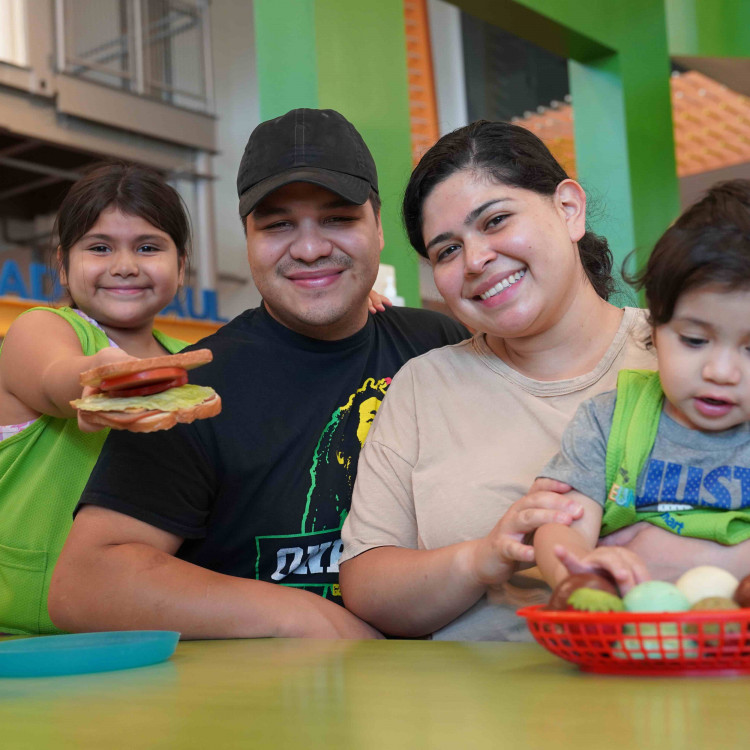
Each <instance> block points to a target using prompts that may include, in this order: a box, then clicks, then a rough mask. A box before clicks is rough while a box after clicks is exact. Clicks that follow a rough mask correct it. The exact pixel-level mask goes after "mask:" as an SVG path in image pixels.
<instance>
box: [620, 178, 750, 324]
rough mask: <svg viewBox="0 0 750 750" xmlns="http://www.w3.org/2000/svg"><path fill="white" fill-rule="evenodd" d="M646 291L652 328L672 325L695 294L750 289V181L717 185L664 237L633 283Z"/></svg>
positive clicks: (668, 230) (634, 277) (631, 280)
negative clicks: (681, 303)
mask: <svg viewBox="0 0 750 750" xmlns="http://www.w3.org/2000/svg"><path fill="white" fill-rule="evenodd" d="M627 280H628V281H630V283H632V284H633V285H634V286H635V287H636V288H637V289H643V290H644V292H645V295H646V303H647V305H648V308H649V316H650V318H649V320H650V323H651V325H652V326H654V327H656V326H660V325H664V324H665V323H669V321H670V320H671V319H672V316H673V315H674V309H675V306H676V305H677V301H678V299H679V298H680V296H681V295H682V294H684V293H685V292H687V291H690V290H691V289H696V288H699V287H704V286H709V285H717V286H721V287H723V288H725V289H745V288H749V289H750V180H731V181H729V182H722V183H719V184H717V185H714V186H713V187H712V188H711V189H710V190H709V191H708V193H707V195H706V197H705V198H703V200H701V201H699V202H698V203H695V204H693V205H692V206H691V207H690V208H688V209H687V210H686V211H685V212H684V213H683V214H682V215H681V216H680V217H679V219H677V221H675V223H674V224H673V225H672V226H671V227H669V229H667V231H666V232H664V234H663V235H662V236H661V237H660V238H659V241H658V242H657V243H656V245H655V247H654V250H653V252H652V253H651V256H650V257H649V259H648V263H647V264H646V267H645V268H644V269H643V270H642V271H641V272H640V273H638V274H636V275H634V276H630V277H629V278H627Z"/></svg>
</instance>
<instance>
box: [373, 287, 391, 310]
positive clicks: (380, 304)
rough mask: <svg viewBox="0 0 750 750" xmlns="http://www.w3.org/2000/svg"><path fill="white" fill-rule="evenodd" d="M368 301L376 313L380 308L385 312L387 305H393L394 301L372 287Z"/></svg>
mask: <svg viewBox="0 0 750 750" xmlns="http://www.w3.org/2000/svg"><path fill="white" fill-rule="evenodd" d="M367 302H368V307H369V309H370V312H371V313H376V312H378V310H379V311H380V312H384V311H385V308H386V307H393V302H391V301H390V300H389V299H388V297H386V296H385V295H383V294H378V292H376V291H375V290H374V289H370V296H369V299H368V301H367Z"/></svg>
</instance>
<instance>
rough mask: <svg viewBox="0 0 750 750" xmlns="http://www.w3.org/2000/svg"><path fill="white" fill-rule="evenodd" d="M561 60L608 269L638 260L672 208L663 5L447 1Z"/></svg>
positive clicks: (652, 0)
mask: <svg viewBox="0 0 750 750" xmlns="http://www.w3.org/2000/svg"><path fill="white" fill-rule="evenodd" d="M454 2H455V4H456V5H458V6H460V7H461V8H463V9H464V10H466V11H467V12H470V13H473V14H474V15H477V16H479V17H480V18H483V19H485V20H487V21H490V22H491V23H495V24H497V25H498V26H500V27H502V28H504V29H506V30H508V31H510V32H512V33H514V34H516V35H518V36H521V37H523V38H525V39H528V40H529V41H531V42H534V43H535V44H538V45H539V46H541V47H544V48H545V49H548V50H549V51H551V52H554V53H555V54H558V55H561V56H564V57H567V58H569V60H570V61H571V62H570V64H569V70H570V86H571V94H572V96H573V107H574V110H573V111H574V117H575V141H576V160H577V167H578V176H579V179H580V181H581V182H582V184H583V185H584V187H585V188H586V189H587V191H588V192H589V193H590V194H591V195H592V196H593V197H594V199H596V198H597V197H600V198H601V209H602V215H603V216H605V217H606V218H605V219H601V218H597V217H596V216H595V217H594V223H593V227H592V228H593V229H594V230H595V231H599V232H600V233H602V234H605V235H606V236H607V237H608V238H609V239H610V244H611V247H612V250H613V253H614V255H615V263H616V266H618V267H619V266H621V264H622V262H623V260H624V258H625V256H626V255H627V254H628V253H629V252H630V251H631V250H633V249H634V248H637V249H638V250H639V251H641V253H639V255H640V257H641V259H643V256H644V255H645V254H647V253H648V252H649V251H650V249H651V247H653V243H654V242H655V240H656V239H657V238H658V236H659V235H660V234H661V232H663V231H664V229H665V228H666V227H667V226H668V224H669V223H670V222H671V221H672V219H674V217H675V216H676V214H677V212H678V210H679V192H678V186H677V176H676V165H675V156H674V138H673V132H672V117H671V103H670V92H669V57H668V51H667V35H666V22H665V13H664V2H663V0H629V1H628V2H627V3H625V2H601V0H454Z"/></svg>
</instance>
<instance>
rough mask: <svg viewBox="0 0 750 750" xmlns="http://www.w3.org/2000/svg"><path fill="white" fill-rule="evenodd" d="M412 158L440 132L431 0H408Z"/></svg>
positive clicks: (406, 12) (430, 144)
mask: <svg viewBox="0 0 750 750" xmlns="http://www.w3.org/2000/svg"><path fill="white" fill-rule="evenodd" d="M404 18H405V21H406V59H407V70H408V74H409V116H410V120H411V153H412V162H413V163H414V164H416V163H417V162H418V161H419V159H420V157H421V156H422V154H423V153H424V152H425V151H426V150H427V149H428V148H429V147H430V146H432V144H433V143H435V141H436V140H437V139H438V137H439V136H440V128H439V127H438V117H437V104H436V101H435V78H434V75H433V71H432V52H431V49H430V26H429V19H428V17H427V0H404Z"/></svg>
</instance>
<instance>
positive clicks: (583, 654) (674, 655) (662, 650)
mask: <svg viewBox="0 0 750 750" xmlns="http://www.w3.org/2000/svg"><path fill="white" fill-rule="evenodd" d="M518 614H519V615H520V616H521V617H525V618H526V622H527V625H528V626H529V630H531V633H532V634H533V636H534V638H536V640H537V641H538V642H539V643H541V644H542V646H544V647H545V648H546V649H547V650H548V651H551V652H552V653H553V654H555V655H556V656H559V657H561V658H563V659H567V660H568V661H572V662H573V663H574V664H578V665H579V666H580V668H581V669H583V670H584V671H586V672H598V673H600V674H621V675H645V674H649V675H675V676H677V675H699V674H714V675H716V674H750V609H732V610H721V611H695V612H678V613H675V612H664V613H661V612H659V613H652V612H601V613H600V612H553V611H550V610H547V609H545V607H544V605H541V604H540V605H536V606H533V607H524V608H523V609H519V610H518Z"/></svg>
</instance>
